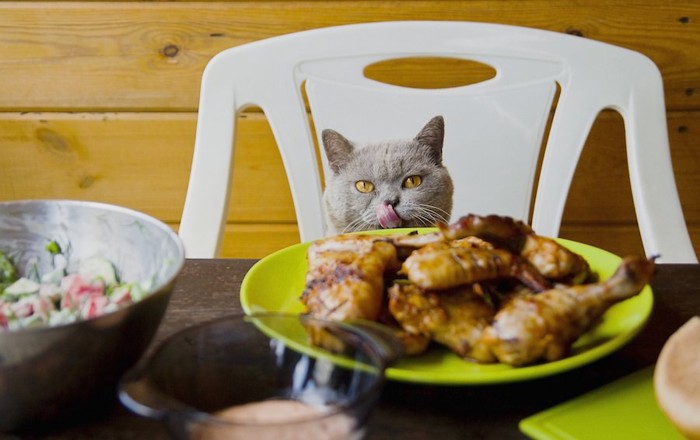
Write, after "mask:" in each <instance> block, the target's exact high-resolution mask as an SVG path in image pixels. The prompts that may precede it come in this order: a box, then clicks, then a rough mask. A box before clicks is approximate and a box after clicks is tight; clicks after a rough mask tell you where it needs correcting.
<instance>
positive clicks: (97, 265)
mask: <svg viewBox="0 0 700 440" xmlns="http://www.w3.org/2000/svg"><path fill="white" fill-rule="evenodd" d="M78 274H80V275H81V276H83V277H85V278H87V279H101V280H102V281H103V282H104V283H105V284H107V285H109V284H114V283H116V282H117V272H116V271H115V270H114V265H113V264H112V263H111V262H110V261H109V260H107V259H106V258H103V257H92V258H86V259H84V260H82V261H81V262H80V264H79V265H78Z"/></svg>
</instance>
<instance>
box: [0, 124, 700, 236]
mask: <svg viewBox="0 0 700 440" xmlns="http://www.w3.org/2000/svg"><path fill="white" fill-rule="evenodd" d="M195 125H196V115H195V114H193V113H142V114H135V113H105V114H98V113H96V114H67V113H66V114H57V113H49V114H34V113H30V114H8V113H5V114H0V157H3V158H5V160H3V163H2V171H0V199H3V200H15V199H25V198H40V197H51V198H73V199H81V200H101V201H105V202H109V203H116V204H120V205H125V206H129V207H132V208H134V209H138V210H142V211H145V212H147V213H150V214H152V215H155V216H156V217H158V218H161V219H163V220H165V221H172V222H177V221H179V218H180V214H181V211H182V206H183V203H184V197H185V193H186V190H187V180H188V174H189V167H190V163H191V156H192V148H193V143H194V130H195ZM238 127H239V136H238V143H237V148H236V154H235V159H234V160H235V172H234V179H233V186H232V198H231V202H230V207H231V209H230V214H229V221H230V222H234V223H294V222H295V216H294V209H293V205H292V198H291V195H290V192H289V187H288V185H287V181H286V176H285V174H284V168H283V166H282V162H281V158H280V156H279V153H278V152H277V149H276V146H275V144H274V139H273V137H272V133H271V131H270V129H269V126H268V124H267V121H266V120H265V118H264V117H263V116H262V115H260V114H257V113H254V114H246V115H244V117H242V118H241V119H240V120H239V124H238ZM669 134H670V141H671V146H672V156H673V160H674V166H675V172H676V179H677V183H678V187H679V193H680V196H681V201H682V204H683V207H684V209H685V215H686V218H687V220H688V222H689V223H691V224H700V197H698V188H700V173H698V170H700V149H698V148H697V146H698V145H700V112H696V113H688V112H681V113H672V114H670V115H669ZM626 167H627V165H626V156H625V152H624V135H623V131H622V121H621V119H620V118H619V117H617V116H614V115H612V114H605V115H603V116H602V117H601V118H600V119H599V121H598V122H597V123H596V124H595V126H594V128H593V131H592V133H591V136H590V138H589V141H588V143H587V145H586V147H585V149H584V153H583V157H582V159H581V163H580V165H579V169H578V171H577V173H576V176H575V177H574V182H573V185H572V189H571V193H570V196H569V202H568V203H567V207H566V211H565V215H564V222H566V223H572V224H576V223H601V224H625V223H627V224H632V223H634V222H635V214H634V210H633V206H632V199H631V192H630V190H629V183H628V175H627V168H626ZM156 188H157V190H156ZM601 194H603V195H604V197H603V196H599V195H601ZM459 214H461V213H455V215H459Z"/></svg>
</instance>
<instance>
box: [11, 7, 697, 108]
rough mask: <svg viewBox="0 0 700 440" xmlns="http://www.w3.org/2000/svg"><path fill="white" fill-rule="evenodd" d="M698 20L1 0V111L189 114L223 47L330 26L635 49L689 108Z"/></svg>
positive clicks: (607, 11) (674, 100)
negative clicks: (450, 29) (471, 24)
mask: <svg viewBox="0 0 700 440" xmlns="http://www.w3.org/2000/svg"><path fill="white" fill-rule="evenodd" d="M698 16H700V2H697V1H695V0H683V1H675V2H657V1H655V0H645V1H636V2H634V3H629V2H608V1H606V0H592V1H589V2H584V3H581V2H577V1H563V2H559V1H553V0H532V1H530V0H528V1H515V0H510V1H492V0H479V1H476V0H475V1H446V0H444V1H396V2H374V1H299V2H297V1H294V2H292V1H277V2H273V1H269V2H268V1H253V2H245V1H232V2H195V3H191V2H0V60H2V69H0V111H3V110H4V111H37V110H40V111H46V110H57V111H82V110H98V111H112V110H118V111H131V110H149V111H161V110H168V111H194V110H195V109H196V107H197V101H198V94H199V83H200V76H201V73H202V71H203V68H204V66H205V64H206V62H207V61H208V60H209V59H210V58H211V57H212V56H213V55H214V54H216V53H217V52H219V51H221V50H223V49H225V48H228V47H233V46H237V45H240V44H243V43H246V42H250V41H255V40H259V39H262V38H267V37H270V36H275V35H281V34H286V33H290V32H295V31H299V30H304V29H311V28H317V27H324V26H330V25H339V24H347V23H358V22H370V21H385V20H410V19H426V20H444V19H446V18H448V19H452V20H473V21H482V22H498V23H505V24H514V25H522V26H530V27H536V28H542V29H548V30H552V31H556V32H567V33H570V34H574V35H581V36H583V37H586V38H592V39H595V40H599V41H604V42H608V43H612V44H616V45H620V46H623V47H627V48H630V49H633V50H638V51H640V52H643V53H645V54H647V55H648V56H649V57H650V58H651V59H652V60H654V61H655V62H656V63H657V64H658V65H659V66H660V68H661V71H662V74H663V77H664V80H665V84H666V96H667V103H668V107H669V108H670V109H698V108H700V91H698V90H696V88H697V86H698V84H699V83H700V45H698V44H697V42H698V41H700V26H698V20H697V17H698ZM441 75H444V76H445V77H444V78H443V79H444V80H445V81H447V82H449V81H451V80H453V79H454V78H451V77H450V75H452V74H450V73H449V72H445V73H441ZM416 80H418V81H420V79H416ZM440 81H442V80H441V79H440V77H438V82H440Z"/></svg>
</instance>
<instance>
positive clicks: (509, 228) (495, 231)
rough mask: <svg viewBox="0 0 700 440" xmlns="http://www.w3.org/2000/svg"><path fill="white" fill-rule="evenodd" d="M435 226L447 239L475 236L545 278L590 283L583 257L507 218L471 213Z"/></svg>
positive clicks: (588, 271) (588, 272)
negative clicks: (510, 255) (523, 262)
mask: <svg viewBox="0 0 700 440" xmlns="http://www.w3.org/2000/svg"><path fill="white" fill-rule="evenodd" d="M438 227H439V228H440V232H442V234H443V236H444V237H445V239H446V240H456V239H459V238H463V237H468V236H475V237H479V238H482V239H484V240H486V241H489V242H491V243H494V244H495V245H497V246H498V247H501V248H504V249H507V250H509V251H511V252H513V253H515V254H517V255H520V256H521V257H523V258H524V259H525V260H526V261H527V262H529V263H530V264H531V265H532V266H534V267H535V268H536V269H537V270H538V272H539V273H540V274H542V276H544V277H545V278H547V279H550V280H554V281H558V282H567V283H573V284H581V283H584V282H589V281H592V279H591V270H590V267H589V266H588V263H587V262H586V260H585V259H584V258H583V257H582V256H580V255H578V254H576V253H575V252H571V251H570V250H568V249H566V248H565V247H563V246H562V245H560V244H559V243H557V242H556V241H555V240H553V239H551V238H547V237H542V236H539V235H537V234H535V232H534V231H533V230H532V229H531V228H530V226H528V225H526V224H525V223H523V222H521V221H518V220H514V219H512V218H510V217H505V216H498V215H487V216H480V215H476V214H470V215H467V216H464V217H461V218H460V219H459V220H457V221H456V222H454V223H452V224H450V225H447V224H439V225H438Z"/></svg>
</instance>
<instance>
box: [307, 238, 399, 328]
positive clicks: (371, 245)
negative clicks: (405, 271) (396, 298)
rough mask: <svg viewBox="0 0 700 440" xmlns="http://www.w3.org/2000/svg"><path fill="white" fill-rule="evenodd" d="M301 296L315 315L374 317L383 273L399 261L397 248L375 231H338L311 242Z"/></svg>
mask: <svg viewBox="0 0 700 440" xmlns="http://www.w3.org/2000/svg"><path fill="white" fill-rule="evenodd" d="M307 259H308V263H309V270H308V272H307V275H306V288H305V289H304V292H303V294H302V297H301V301H302V303H303V304H304V305H305V306H306V311H307V312H308V313H309V314H311V315H313V316H314V317H317V318H324V319H334V320H341V321H342V320H347V319H367V320H372V321H374V320H376V319H377V317H378V316H379V312H380V308H381V305H382V298H383V295H384V274H385V273H386V272H387V271H396V270H397V269H398V268H399V267H400V263H399V261H398V259H397V257H396V248H395V247H394V245H393V244H391V243H390V242H388V241H386V240H384V239H382V237H381V236H377V235H339V236H336V237H331V238H327V239H321V240H318V241H316V242H314V243H313V244H312V245H311V246H310V247H309V250H308V253H307Z"/></svg>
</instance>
